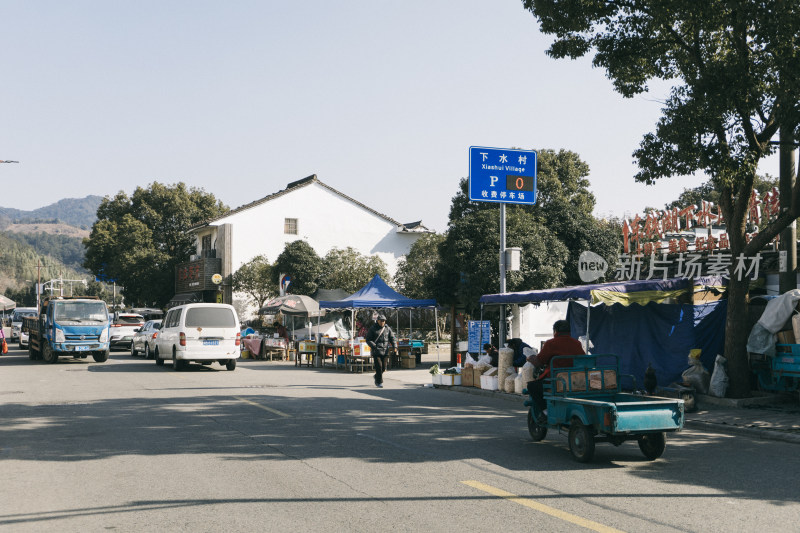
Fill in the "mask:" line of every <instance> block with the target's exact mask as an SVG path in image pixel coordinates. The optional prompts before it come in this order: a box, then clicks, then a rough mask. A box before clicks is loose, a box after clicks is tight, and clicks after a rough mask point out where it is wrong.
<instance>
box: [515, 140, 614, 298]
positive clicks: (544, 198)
mask: <svg viewBox="0 0 800 533" xmlns="http://www.w3.org/2000/svg"><path fill="white" fill-rule="evenodd" d="M537 155H538V160H537V166H538V169H537V173H536V182H537V183H536V185H537V191H538V192H537V198H536V205H535V206H533V207H532V208H528V209H529V210H530V212H531V213H532V214H533V216H534V218H535V220H536V221H538V222H539V223H540V224H542V225H544V226H545V227H547V229H548V230H549V231H550V232H552V233H553V234H554V235H555V236H556V237H557V238H558V240H559V241H561V242H562V243H563V244H564V245H565V246H566V247H567V250H568V252H569V257H568V258H567V260H566V262H565V263H564V274H565V279H564V284H565V285H578V284H580V283H582V281H581V278H580V276H579V274H578V258H579V257H580V254H581V253H582V252H585V251H591V252H594V253H596V254H598V255H600V256H602V257H603V258H604V259H605V260H606V261H607V262H608V264H609V270H608V271H607V274H606V276H605V277H604V278H601V279H599V280H598V281H604V280H605V279H607V278H608V277H610V276H611V275H612V273H613V272H614V267H615V265H616V263H617V255H618V254H619V250H620V248H621V245H622V227H621V225H620V224H619V223H618V222H613V221H612V222H609V221H600V220H597V219H596V218H595V217H594V216H593V215H592V211H593V210H594V207H595V197H594V195H593V194H592V193H591V192H590V191H589V185H590V183H589V165H588V164H586V163H585V162H584V161H583V160H581V158H580V157H579V156H578V154H576V153H575V152H572V151H569V150H559V151H558V152H556V151H554V150H540V151H539V152H537Z"/></svg>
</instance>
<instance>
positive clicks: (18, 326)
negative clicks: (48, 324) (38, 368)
mask: <svg viewBox="0 0 800 533" xmlns="http://www.w3.org/2000/svg"><path fill="white" fill-rule="evenodd" d="M37 314H38V313H37V312H36V308H35V307H17V308H16V309H14V313H13V314H12V315H11V338H10V339H8V342H9V344H10V343H12V342H14V341H18V342H19V349H20V350H23V349H27V347H28V332H27V331H26V332H24V333H23V331H22V317H26V316H36V315H37ZM23 337H24V339H23Z"/></svg>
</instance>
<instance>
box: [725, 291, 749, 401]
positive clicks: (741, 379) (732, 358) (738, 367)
mask: <svg viewBox="0 0 800 533" xmlns="http://www.w3.org/2000/svg"><path fill="white" fill-rule="evenodd" d="M734 278H735V276H732V277H731V279H730V281H729V282H728V314H727V317H726V320H725V357H726V358H727V360H728V378H729V379H730V383H729V387H728V396H729V397H731V398H747V397H748V396H750V361H749V357H748V354H747V337H748V336H749V334H750V332H749V331H747V322H748V314H747V291H748V287H749V285H750V280H749V279H743V280H741V281H740V280H737V279H734Z"/></svg>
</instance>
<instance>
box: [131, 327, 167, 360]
mask: <svg viewBox="0 0 800 533" xmlns="http://www.w3.org/2000/svg"><path fill="white" fill-rule="evenodd" d="M160 329H161V321H160V320H148V321H147V322H145V323H144V326H142V327H141V328H139V329H138V330H137V331H136V333H134V334H133V339H132V340H131V355H132V356H133V357H136V356H137V355H139V353H144V357H145V359H152V358H153V352H155V350H156V337H157V336H158V330H160Z"/></svg>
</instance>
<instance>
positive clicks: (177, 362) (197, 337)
mask: <svg viewBox="0 0 800 533" xmlns="http://www.w3.org/2000/svg"><path fill="white" fill-rule="evenodd" d="M240 329H241V328H240V325H239V317H238V316H236V310H235V309H234V308H233V306H231V305H228V304H212V303H192V304H184V305H179V306H176V307H173V308H172V309H170V310H169V311H167V315H166V316H165V317H164V323H163V325H162V326H161V330H160V331H159V333H158V336H157V337H156V349H155V353H154V357H155V360H156V364H157V365H163V364H164V361H165V360H167V359H169V360H172V367H173V368H174V369H175V370H182V369H183V368H185V366H186V364H187V363H189V362H190V361H195V362H198V363H201V364H204V365H210V364H211V363H213V362H214V361H217V362H219V364H221V365H225V367H226V368H227V369H228V370H234V369H235V368H236V359H238V358H239V356H240V347H239V345H240V344H241V338H242V334H241V331H240Z"/></svg>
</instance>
